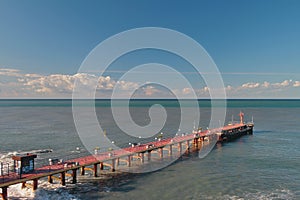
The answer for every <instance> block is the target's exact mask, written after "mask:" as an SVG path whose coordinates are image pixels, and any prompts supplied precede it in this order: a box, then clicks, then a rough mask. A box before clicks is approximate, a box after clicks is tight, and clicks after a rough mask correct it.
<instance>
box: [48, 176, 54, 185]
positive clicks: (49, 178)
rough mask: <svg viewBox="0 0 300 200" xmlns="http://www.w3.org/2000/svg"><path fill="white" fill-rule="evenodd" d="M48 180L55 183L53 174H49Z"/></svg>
mask: <svg viewBox="0 0 300 200" xmlns="http://www.w3.org/2000/svg"><path fill="white" fill-rule="evenodd" d="M48 182H49V183H53V178H52V175H49V176H48Z"/></svg>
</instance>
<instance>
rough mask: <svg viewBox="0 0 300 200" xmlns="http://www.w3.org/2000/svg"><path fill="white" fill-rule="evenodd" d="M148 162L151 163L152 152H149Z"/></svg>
mask: <svg viewBox="0 0 300 200" xmlns="http://www.w3.org/2000/svg"><path fill="white" fill-rule="evenodd" d="M148 161H151V151H148Z"/></svg>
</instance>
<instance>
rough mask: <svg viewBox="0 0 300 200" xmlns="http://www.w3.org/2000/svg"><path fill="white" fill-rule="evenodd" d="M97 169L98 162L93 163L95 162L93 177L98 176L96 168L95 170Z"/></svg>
mask: <svg viewBox="0 0 300 200" xmlns="http://www.w3.org/2000/svg"><path fill="white" fill-rule="evenodd" d="M97 169H98V163H95V164H94V177H97V176H98V174H97V173H98V170H97Z"/></svg>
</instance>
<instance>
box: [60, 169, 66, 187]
mask: <svg viewBox="0 0 300 200" xmlns="http://www.w3.org/2000/svg"><path fill="white" fill-rule="evenodd" d="M60 183H61V185H63V186H65V185H66V174H65V172H61V173H60Z"/></svg>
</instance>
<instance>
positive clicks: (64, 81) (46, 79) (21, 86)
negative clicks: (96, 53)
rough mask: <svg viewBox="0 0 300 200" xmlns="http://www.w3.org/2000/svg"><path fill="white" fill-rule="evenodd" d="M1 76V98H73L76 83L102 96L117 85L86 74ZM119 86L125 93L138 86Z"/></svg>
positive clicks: (12, 73) (11, 73)
mask: <svg viewBox="0 0 300 200" xmlns="http://www.w3.org/2000/svg"><path fill="white" fill-rule="evenodd" d="M0 76H1V81H0V98H18V97H20V98H27V97H28V98H30V97H32V98H36V97H38V98H39V97H40V98H71V97H72V96H71V95H72V92H73V89H74V84H75V82H76V83H77V84H78V85H80V86H82V87H86V88H92V87H96V89H97V93H99V94H100V95H101V92H104V91H111V90H112V89H113V88H114V87H115V85H116V84H117V82H116V81H114V80H112V79H111V77H110V76H106V77H103V76H101V77H99V78H98V77H97V76H95V75H92V74H86V73H77V74H74V75H65V74H51V75H40V74H23V73H22V72H21V71H19V70H14V69H0ZM118 84H119V85H120V88H121V90H123V91H125V90H128V89H132V88H134V87H137V86H138V84H136V83H132V82H125V81H121V82H118ZM106 95H107V94H106Z"/></svg>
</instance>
